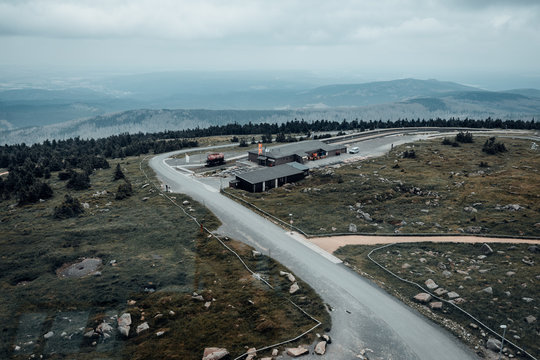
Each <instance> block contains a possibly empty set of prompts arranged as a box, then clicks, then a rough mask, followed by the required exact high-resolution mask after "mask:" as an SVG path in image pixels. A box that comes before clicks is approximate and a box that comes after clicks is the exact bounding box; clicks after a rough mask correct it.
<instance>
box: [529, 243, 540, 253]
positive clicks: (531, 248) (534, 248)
mask: <svg viewBox="0 0 540 360" xmlns="http://www.w3.org/2000/svg"><path fill="white" fill-rule="evenodd" d="M527 250H529V251H530V252H532V253H533V254H538V253H540V247H538V246H536V245H531V246H529V247H528V248H527Z"/></svg>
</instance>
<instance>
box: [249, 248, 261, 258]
mask: <svg viewBox="0 0 540 360" xmlns="http://www.w3.org/2000/svg"><path fill="white" fill-rule="evenodd" d="M251 253H252V254H253V257H254V258H258V257H259V256H261V255H262V254H261V252H260V251H257V250H251Z"/></svg>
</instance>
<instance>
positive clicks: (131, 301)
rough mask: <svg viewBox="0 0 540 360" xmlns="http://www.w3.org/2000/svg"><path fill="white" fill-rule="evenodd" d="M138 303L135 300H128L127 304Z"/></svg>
mask: <svg viewBox="0 0 540 360" xmlns="http://www.w3.org/2000/svg"><path fill="white" fill-rule="evenodd" d="M136 303H137V302H136V301H135V300H128V301H127V304H128V305H129V306H133V305H135V304H136Z"/></svg>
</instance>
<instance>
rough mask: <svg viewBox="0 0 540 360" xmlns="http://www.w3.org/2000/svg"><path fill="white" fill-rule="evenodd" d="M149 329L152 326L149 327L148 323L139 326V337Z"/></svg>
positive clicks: (137, 330)
mask: <svg viewBox="0 0 540 360" xmlns="http://www.w3.org/2000/svg"><path fill="white" fill-rule="evenodd" d="M148 329H150V326H149V325H148V323H147V322H143V323H142V324H141V325H139V326H137V329H136V332H137V335H139V334H140V333H142V332H143V331H146V330H148Z"/></svg>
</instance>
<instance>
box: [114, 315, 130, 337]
mask: <svg viewBox="0 0 540 360" xmlns="http://www.w3.org/2000/svg"><path fill="white" fill-rule="evenodd" d="M117 321H118V332H119V333H120V334H122V335H124V336H125V337H128V336H129V328H130V325H131V315H130V314H129V313H124V314H122V316H120V317H119V318H118V320H117Z"/></svg>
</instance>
